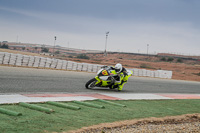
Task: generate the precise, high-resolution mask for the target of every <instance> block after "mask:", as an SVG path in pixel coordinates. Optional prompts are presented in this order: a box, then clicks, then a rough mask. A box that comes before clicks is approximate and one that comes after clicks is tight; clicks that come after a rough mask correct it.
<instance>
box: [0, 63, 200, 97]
mask: <svg viewBox="0 0 200 133" xmlns="http://www.w3.org/2000/svg"><path fill="white" fill-rule="evenodd" d="M95 75H96V74H95V73H87V72H74V71H61V70H48V69H34V68H21V67H8V66H0V93H1V94H10V93H15V94H16V93H61V92H64V93H104V92H106V93H182V94H184V93H185V94H186V93H187V94H188V93H191V94H200V82H193V81H181V80H169V79H158V78H144V77H133V76H132V77H130V78H129V81H128V83H127V84H125V86H124V89H123V91H121V92H118V91H116V90H109V89H107V88H96V89H93V90H89V89H85V83H86V82H87V81H88V80H89V79H91V78H93V77H94V76H95Z"/></svg>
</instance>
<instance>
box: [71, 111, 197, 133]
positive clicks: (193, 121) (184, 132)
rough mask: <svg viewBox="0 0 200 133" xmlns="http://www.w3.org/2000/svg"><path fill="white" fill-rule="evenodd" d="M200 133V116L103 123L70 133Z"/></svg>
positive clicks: (191, 115)
mask: <svg viewBox="0 0 200 133" xmlns="http://www.w3.org/2000/svg"><path fill="white" fill-rule="evenodd" d="M132 132H134V133H144V132H145V133H146V132H147V133H161V132H162V133H200V114H187V115H181V116H170V117H164V118H146V119H139V120H127V121H120V122H114V123H102V124H100V125H94V126H91V127H84V128H81V129H79V130H76V131H70V132H68V133H132Z"/></svg>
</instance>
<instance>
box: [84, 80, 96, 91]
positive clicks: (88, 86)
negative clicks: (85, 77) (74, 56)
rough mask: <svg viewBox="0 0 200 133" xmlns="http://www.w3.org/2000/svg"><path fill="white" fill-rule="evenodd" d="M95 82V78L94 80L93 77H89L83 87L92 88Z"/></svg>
mask: <svg viewBox="0 0 200 133" xmlns="http://www.w3.org/2000/svg"><path fill="white" fill-rule="evenodd" d="M96 82H97V80H96V79H95V78H93V79H90V80H89V81H88V82H87V83H86V84H85V87H86V88H87V89H92V88H94V87H95V85H96Z"/></svg>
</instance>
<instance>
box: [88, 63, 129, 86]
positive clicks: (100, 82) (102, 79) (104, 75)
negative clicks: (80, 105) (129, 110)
mask: <svg viewBox="0 0 200 133" xmlns="http://www.w3.org/2000/svg"><path fill="white" fill-rule="evenodd" d="M132 74H133V72H132V71H131V70H127V75H128V78H129V77H130V76H131V75H132ZM118 78H120V79H118ZM121 78H123V77H122V75H121V74H117V73H116V72H115V70H114V68H113V67H110V66H103V67H102V68H101V69H100V70H99V71H98V72H97V76H96V77H95V78H92V79H90V80H89V81H88V82H87V83H86V84H85V87H86V88H87V89H93V88H94V87H109V88H110V89H115V88H117V87H118V85H119V81H121ZM117 79H118V80H117Z"/></svg>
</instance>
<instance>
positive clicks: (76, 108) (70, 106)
mask: <svg viewBox="0 0 200 133" xmlns="http://www.w3.org/2000/svg"><path fill="white" fill-rule="evenodd" d="M47 103H48V104H51V105H54V106H57V107H62V108H68V109H73V110H79V109H81V108H80V107H77V106H73V105H68V104H63V103H59V102H53V101H48V102H47Z"/></svg>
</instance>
